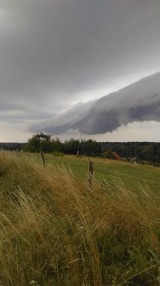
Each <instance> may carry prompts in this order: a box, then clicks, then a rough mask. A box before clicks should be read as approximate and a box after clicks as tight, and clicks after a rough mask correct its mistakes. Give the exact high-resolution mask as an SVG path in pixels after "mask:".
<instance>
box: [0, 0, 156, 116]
mask: <svg viewBox="0 0 160 286" xmlns="http://www.w3.org/2000/svg"><path fill="white" fill-rule="evenodd" d="M159 16H160V1H159V0H157V1H156V0H152V1H151V0H140V1H139V0H135V1H131V0H117V1H116V0H104V1H103V0H86V1H83V0H68V1H67V0H53V1H47V0H43V1H42V0H32V1H31V0H19V1H17V0H12V1H11V0H10V1H9V0H5V1H0V43H1V44H0V63H1V65H0V100H1V106H0V109H2V106H3V105H5V106H6V105H7V108H8V109H10V108H11V109H12V106H13V105H17V106H18V108H19V109H20V110H24V111H25V110H26V111H28V109H30V108H31V110H34V108H35V112H40V113H41V112H42V110H44V109H45V112H47V110H48V112H49V117H50V113H51V112H52V113H53V114H54V113H58V112H59V111H61V110H63V109H67V108H69V107H70V106H71V104H72V102H73V101H77V100H79V97H80V94H81V92H86V91H88V92H89V91H90V90H93V89H94V88H97V87H98V88H101V86H104V85H105V86H107V85H113V83H114V81H115V79H116V80H118V79H119V78H125V76H128V74H131V75H132V73H136V72H137V71H138V72H139V71H144V70H147V71H149V70H150V69H157V68H159V67H160V57H159V48H160V29H159V24H160V17H159ZM97 97H98V95H97ZM83 99H84V98H82V100H83ZM29 116H30V114H29Z"/></svg>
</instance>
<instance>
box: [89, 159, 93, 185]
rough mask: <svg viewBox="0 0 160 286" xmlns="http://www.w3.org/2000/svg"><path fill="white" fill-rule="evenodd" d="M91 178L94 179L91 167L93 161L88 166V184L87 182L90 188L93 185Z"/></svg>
mask: <svg viewBox="0 0 160 286" xmlns="http://www.w3.org/2000/svg"><path fill="white" fill-rule="evenodd" d="M93 177H94V165H93V161H91V160H90V161H89V166H88V182H89V186H90V187H91V186H92V183H93Z"/></svg>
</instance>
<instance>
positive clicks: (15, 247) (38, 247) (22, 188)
mask: <svg viewBox="0 0 160 286" xmlns="http://www.w3.org/2000/svg"><path fill="white" fill-rule="evenodd" d="M45 156H46V167H45V168H44V167H43V165H42V161H41V158H40V155H39V154H31V153H23V152H22V153H20V154H19V158H17V157H16V154H15V152H6V153H5V154H4V155H3V154H0V197H1V200H0V217H1V218H0V224H1V227H0V269H1V272H0V285H3V286H10V285H13V286H16V285H20V286H21V285H22V286H27V285H31V284H35V285H44V286H47V285H75V286H76V285H77V286H79V285H82V286H90V285H96V286H98V285H99V286H101V285H102V286H103V285H109V286H112V285H113V286H118V285H119V286H120V285H121V286H123V285H126V286H127V285H128V286H133V285H142V286H144V285H153V286H154V285H160V282H159V281H160V273H159V272H160V269H159V268H160V261H159V254H160V253H159V251H160V249H159V243H160V228H159V224H160V208H159V203H160V196H159V191H160V169H159V168H157V167H151V166H146V165H138V164H137V165H134V164H129V163H124V162H116V161H113V160H105V161H104V160H103V159H98V158H92V160H93V163H94V168H95V176H94V181H93V184H92V187H91V188H90V186H89V184H88V161H89V158H87V157H82V158H77V157H76V156H64V157H56V156H53V155H48V154H46V155H45Z"/></svg>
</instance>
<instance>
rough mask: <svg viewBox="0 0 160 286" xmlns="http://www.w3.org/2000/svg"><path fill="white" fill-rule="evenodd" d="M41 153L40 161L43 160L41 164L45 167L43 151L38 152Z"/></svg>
mask: <svg viewBox="0 0 160 286" xmlns="http://www.w3.org/2000/svg"><path fill="white" fill-rule="evenodd" d="M40 154H41V158H42V162H43V166H44V167H45V166H46V162H45V157H44V153H43V151H41V152H40Z"/></svg>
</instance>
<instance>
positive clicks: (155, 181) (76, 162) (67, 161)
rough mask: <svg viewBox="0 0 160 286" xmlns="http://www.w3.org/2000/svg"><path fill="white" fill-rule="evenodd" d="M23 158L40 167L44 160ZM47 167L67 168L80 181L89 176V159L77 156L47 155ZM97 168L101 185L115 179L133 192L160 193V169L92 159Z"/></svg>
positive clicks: (33, 156) (35, 155)
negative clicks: (149, 191) (146, 190)
mask: <svg viewBox="0 0 160 286" xmlns="http://www.w3.org/2000/svg"><path fill="white" fill-rule="evenodd" d="M22 157H23V158H24V157H25V158H30V160H33V161H35V162H37V163H39V164H40V165H42V160H41V157H40V155H39V154H30V153H23V155H22ZM45 158H46V167H49V168H57V167H61V168H64V167H65V168H66V169H67V170H70V171H72V173H73V174H75V175H76V176H78V177H79V178H80V179H82V180H85V179H87V176H88V162H89V160H90V158H89V157H81V158H77V156H69V155H68V156H67V155H66V156H64V157H55V156H53V155H49V154H46V155H45ZM91 160H92V161H93V163H94V168H95V180H98V181H99V182H100V183H102V184H103V183H104V184H105V183H108V182H109V183H111V182H112V181H115V178H116V179H117V180H119V182H121V183H123V184H124V185H125V186H126V187H127V188H129V189H131V190H134V191H135V190H139V189H140V188H147V189H150V190H152V191H154V192H157V193H158V192H160V168H159V167H153V166H149V165H140V164H132V163H125V162H120V161H115V160H107V159H105V160H104V159H100V158H91Z"/></svg>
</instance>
